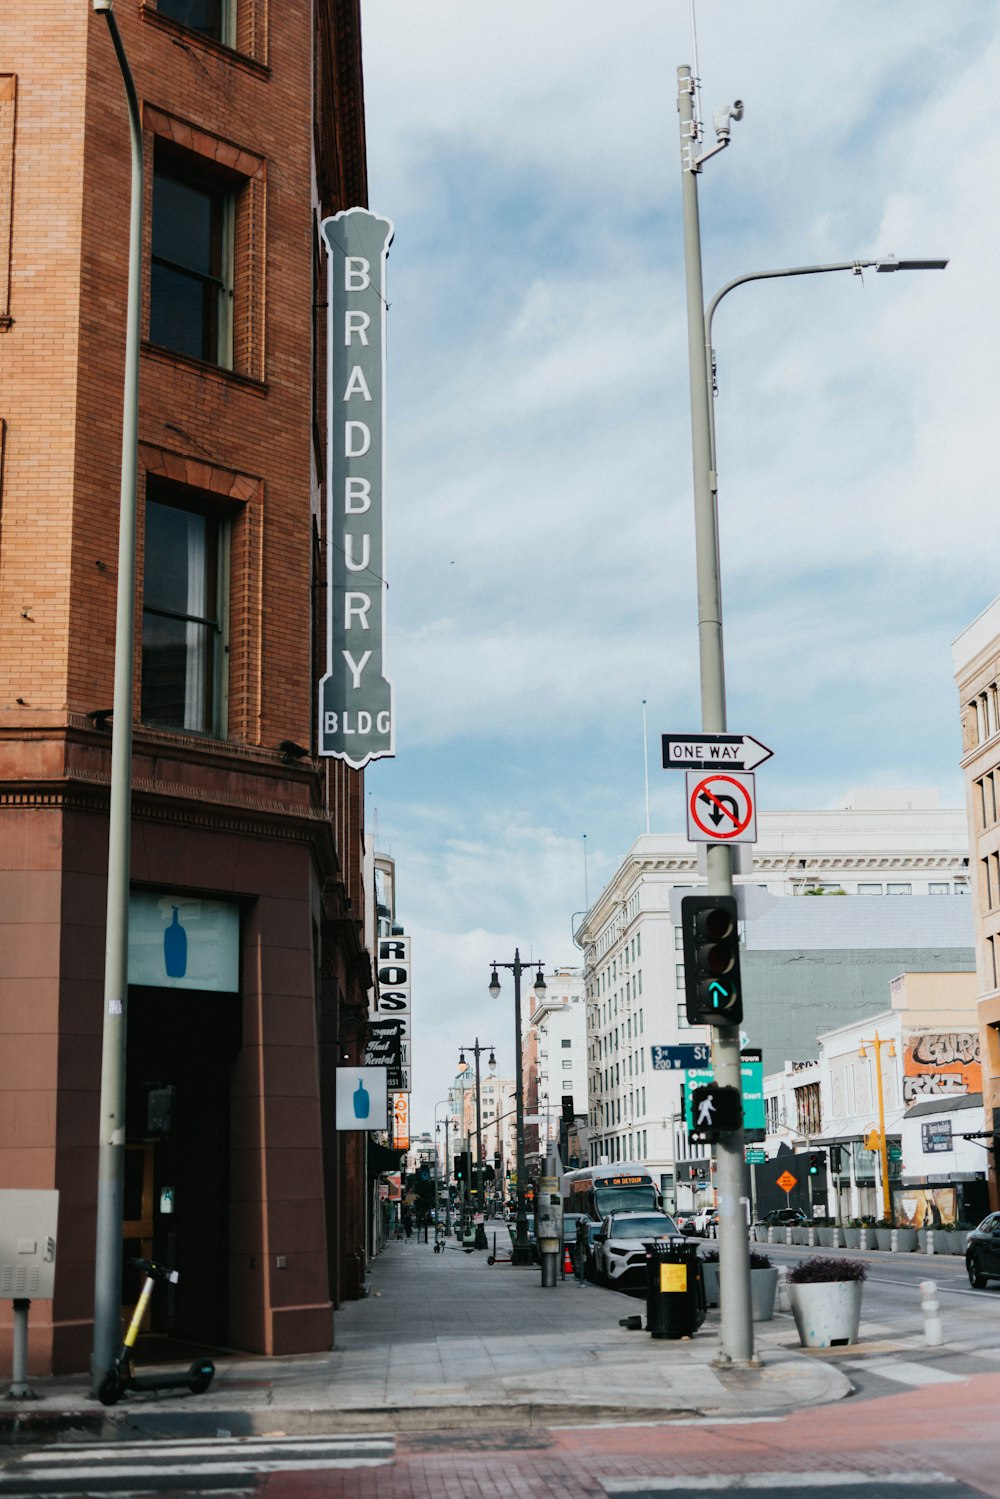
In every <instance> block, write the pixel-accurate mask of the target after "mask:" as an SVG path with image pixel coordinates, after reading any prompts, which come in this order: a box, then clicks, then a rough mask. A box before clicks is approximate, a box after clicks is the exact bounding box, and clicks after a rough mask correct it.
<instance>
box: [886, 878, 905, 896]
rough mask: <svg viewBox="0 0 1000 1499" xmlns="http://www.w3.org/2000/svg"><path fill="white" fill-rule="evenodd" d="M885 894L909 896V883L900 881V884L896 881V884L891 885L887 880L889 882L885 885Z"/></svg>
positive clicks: (890, 881) (891, 882)
mask: <svg viewBox="0 0 1000 1499" xmlns="http://www.w3.org/2000/svg"><path fill="white" fill-rule="evenodd" d="M885 893H886V895H909V894H910V886H909V883H908V882H906V881H902V882H899V881H897V882H896V883H893V881H892V880H889V882H888V883H887V885H886V887H885Z"/></svg>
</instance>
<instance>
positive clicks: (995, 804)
mask: <svg viewBox="0 0 1000 1499" xmlns="http://www.w3.org/2000/svg"><path fill="white" fill-rule="evenodd" d="M952 659H953V662H954V666H955V680H956V682H957V684H958V691H959V700H960V702H961V713H962V770H963V771H964V773H965V798H966V807H967V810H968V818H969V855H970V860H969V869H970V874H971V875H972V891H973V899H974V908H975V933H976V971H977V975H978V1006H977V1009H978V1019H979V1038H980V1053H981V1059H982V1071H983V1113H984V1116H985V1128H986V1129H987V1130H990V1131H992V1132H993V1136H994V1141H993V1148H992V1149H991V1150H990V1151H988V1152H986V1158H987V1161H988V1163H989V1173H990V1204H991V1206H992V1207H994V1208H995V1207H997V1206H1000V1192H998V1185H997V1154H996V1152H997V1140H998V1129H1000V598H997V599H994V601H993V603H992V604H990V606H989V608H988V609H985V610H984V611H983V613H982V614H981V615H980V616H979V618H978V619H976V620H973V622H972V624H971V625H970V626H969V627H968V629H967V630H965V631H964V632H963V633H962V634H961V635H959V637H958V639H957V640H956V641H955V643H954V646H953V647H952Z"/></svg>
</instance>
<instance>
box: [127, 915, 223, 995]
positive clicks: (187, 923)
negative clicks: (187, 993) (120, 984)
mask: <svg viewBox="0 0 1000 1499" xmlns="http://www.w3.org/2000/svg"><path fill="white" fill-rule="evenodd" d="M128 981H129V983H130V984H147V985H151V986H153V987H155V988H158V989H210V990H213V991H214V992H216V993H220V994H238V993H239V989H240V908H239V906H237V905H235V904H234V903H231V902H229V901H222V900H202V899H201V897H200V896H191V895H181V894H175V893H174V892H172V891H169V890H133V891H132V892H131V893H130V895H129V898H128Z"/></svg>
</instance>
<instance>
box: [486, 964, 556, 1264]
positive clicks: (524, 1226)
mask: <svg viewBox="0 0 1000 1499" xmlns="http://www.w3.org/2000/svg"><path fill="white" fill-rule="evenodd" d="M530 966H533V965H531V964H526V963H522V962H521V953H520V950H519V949H518V948H516V947H515V949H514V961H513V963H493V964H492V965H491V967H492V969H493V977H492V979H491V980H490V988H489V993H490V998H491V999H499V997H500V980H499V978H498V977H497V969H498V968H509V969H510V971H511V973H512V974H513V975H514V1042H515V1044H514V1104H515V1107H516V1112H517V1123H516V1135H517V1217H516V1219H515V1229H514V1247H513V1249H512V1251H511V1263H512V1264H514V1265H530V1264H532V1262H533V1256H532V1252H531V1245H530V1244H529V1243H528V1214H527V1210H526V1208H525V1204H524V1064H523V1059H522V1056H521V974H522V973H524V971H525V969H526V968H527V967H530ZM542 967H543V964H542V963H541V962H539V964H538V971H537V973H536V974H535V982H534V986H533V987H534V990H535V993H536V994H538V993H539V992H542V993H544V991H545V977H544V975H543V973H542Z"/></svg>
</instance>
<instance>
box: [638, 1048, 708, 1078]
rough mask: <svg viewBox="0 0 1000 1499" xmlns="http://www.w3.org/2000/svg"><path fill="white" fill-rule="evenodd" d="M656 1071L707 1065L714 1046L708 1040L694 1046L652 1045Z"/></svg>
mask: <svg viewBox="0 0 1000 1499" xmlns="http://www.w3.org/2000/svg"><path fill="white" fill-rule="evenodd" d="M650 1051H651V1053H652V1058H653V1071H654V1072H676V1071H682V1070H685V1069H687V1068H688V1067H707V1066H708V1064H709V1062H710V1061H711V1057H712V1048H711V1046H709V1044H708V1043H707V1041H706V1042H702V1043H701V1044H700V1045H698V1044H695V1045H694V1046H651V1047H650Z"/></svg>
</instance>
